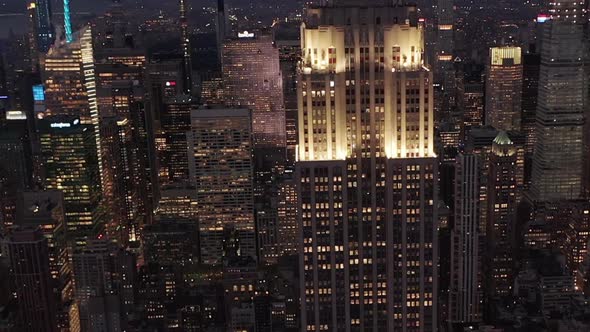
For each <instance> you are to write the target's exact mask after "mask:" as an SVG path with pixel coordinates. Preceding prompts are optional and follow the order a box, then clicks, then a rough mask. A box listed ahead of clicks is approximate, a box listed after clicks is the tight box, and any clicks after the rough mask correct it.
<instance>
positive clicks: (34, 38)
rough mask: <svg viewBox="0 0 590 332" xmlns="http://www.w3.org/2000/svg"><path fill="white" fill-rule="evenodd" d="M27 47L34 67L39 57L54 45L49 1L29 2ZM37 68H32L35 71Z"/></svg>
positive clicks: (53, 29)
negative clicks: (29, 49)
mask: <svg viewBox="0 0 590 332" xmlns="http://www.w3.org/2000/svg"><path fill="white" fill-rule="evenodd" d="M27 9H28V14H29V25H30V26H29V31H30V33H29V47H30V48H31V61H32V64H33V65H34V66H36V65H37V64H38V63H39V55H40V54H45V53H47V51H49V48H51V46H52V45H53V43H55V27H54V26H53V21H52V15H53V13H52V11H51V1H50V0H29V1H28V5H27ZM36 69H37V68H33V70H36Z"/></svg>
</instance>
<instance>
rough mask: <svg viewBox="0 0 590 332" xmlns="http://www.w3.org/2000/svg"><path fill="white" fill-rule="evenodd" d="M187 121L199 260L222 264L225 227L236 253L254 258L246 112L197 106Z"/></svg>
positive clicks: (249, 141) (251, 174) (250, 147)
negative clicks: (237, 242) (189, 122)
mask: <svg viewBox="0 0 590 332" xmlns="http://www.w3.org/2000/svg"><path fill="white" fill-rule="evenodd" d="M191 122H192V128H191V132H190V133H189V134H188V140H189V148H188V150H189V160H190V161H189V168H190V178H191V181H192V182H193V184H194V185H195V187H196V188H197V202H198V205H197V208H198V212H199V213H198V217H199V234H200V238H199V240H200V247H201V261H202V263H205V264H219V263H221V260H222V258H223V256H224V252H225V251H226V250H227V249H226V248H224V246H225V245H226V242H227V240H225V241H224V238H225V236H226V234H227V233H228V231H229V232H231V233H234V235H235V238H236V239H238V241H239V244H238V245H239V253H240V255H243V256H251V257H253V258H255V257H256V239H255V233H254V202H253V165H252V164H253V162H252V124H251V115H250V111H249V110H246V109H197V110H194V111H193V112H192V114H191ZM232 236H233V235H232Z"/></svg>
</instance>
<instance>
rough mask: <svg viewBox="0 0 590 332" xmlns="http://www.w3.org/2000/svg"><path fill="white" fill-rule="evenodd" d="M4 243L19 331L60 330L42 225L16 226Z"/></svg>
mask: <svg viewBox="0 0 590 332" xmlns="http://www.w3.org/2000/svg"><path fill="white" fill-rule="evenodd" d="M1 243H2V252H3V253H6V258H7V260H8V266H9V268H10V281H11V283H10V285H11V289H12V291H13V293H14V294H15V295H16V297H15V298H16V305H17V313H16V315H17V318H16V320H15V322H16V326H15V328H16V330H18V331H48V332H52V331H57V323H56V303H55V298H54V296H53V288H52V287H53V284H52V280H51V271H50V268H49V250H48V246H47V239H46V238H45V237H44V236H43V233H42V232H41V230H40V229H39V228H14V229H13V230H12V231H11V232H10V233H9V234H8V235H7V236H6V237H5V238H3V239H2V241H1Z"/></svg>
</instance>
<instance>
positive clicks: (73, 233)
mask: <svg viewBox="0 0 590 332" xmlns="http://www.w3.org/2000/svg"><path fill="white" fill-rule="evenodd" d="M39 138H40V149H41V156H42V162H43V164H44V168H45V179H44V184H45V188H46V189H49V190H61V191H62V192H63V194H64V201H65V209H66V228H67V233H68V237H69V239H70V240H73V239H79V238H83V237H85V236H91V235H96V234H98V233H99V232H100V231H101V230H102V229H101V227H102V224H101V223H102V214H103V213H104V211H102V210H101V206H100V201H101V186H100V177H99V171H98V158H97V156H96V145H95V144H96V141H95V137H94V133H93V131H92V126H89V125H84V124H81V122H80V120H79V118H76V117H66V116H61V117H60V116H52V117H46V118H45V119H43V120H40V121H39Z"/></svg>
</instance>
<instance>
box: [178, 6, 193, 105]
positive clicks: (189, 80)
mask: <svg viewBox="0 0 590 332" xmlns="http://www.w3.org/2000/svg"><path fill="white" fill-rule="evenodd" d="M180 30H181V38H182V41H181V46H182V57H183V73H182V75H183V76H182V88H183V90H184V93H186V94H188V95H190V94H191V90H192V86H193V77H192V75H193V63H192V60H191V41H190V33H189V31H188V21H187V19H186V0H180Z"/></svg>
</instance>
